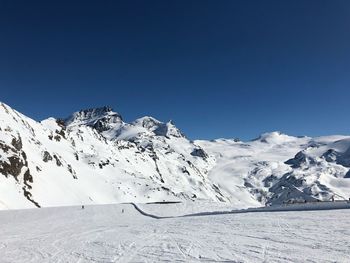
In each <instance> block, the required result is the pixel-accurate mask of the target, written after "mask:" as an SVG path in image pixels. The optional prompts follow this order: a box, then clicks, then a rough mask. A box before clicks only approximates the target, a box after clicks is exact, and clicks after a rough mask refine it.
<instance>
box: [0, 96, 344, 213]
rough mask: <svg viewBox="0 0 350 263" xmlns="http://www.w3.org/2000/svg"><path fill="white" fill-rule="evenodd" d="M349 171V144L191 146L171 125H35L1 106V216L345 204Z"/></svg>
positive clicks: (83, 118) (77, 119)
mask: <svg viewBox="0 0 350 263" xmlns="http://www.w3.org/2000/svg"><path fill="white" fill-rule="evenodd" d="M233 132H234V131H233ZM349 168H350V136H326V137H318V138H310V137H293V136H288V135H285V134H281V133H279V132H272V133H266V134H263V135H261V136H260V137H259V138H257V139H255V140H252V141H249V142H242V141H239V140H237V139H218V140H213V141H205V140H196V141H191V140H189V139H187V138H186V136H185V135H184V134H183V133H182V132H181V131H180V130H179V129H178V128H177V127H176V126H175V125H174V123H173V122H167V123H163V122H161V121H158V120H156V119H155V118H152V117H143V118H140V119H137V120H135V121H133V122H131V123H126V122H125V121H124V120H123V118H122V116H121V115H120V114H119V113H117V112H114V111H113V109H112V108H111V107H102V108H94V109H87V110H81V111H79V112H76V113H73V114H72V115H71V116H69V117H68V118H61V119H55V118H49V119H46V120H43V121H41V122H37V121H34V120H32V119H30V118H28V117H26V116H24V115H23V114H21V113H19V112H17V111H16V110H14V109H12V108H11V107H9V106H8V105H6V104H4V103H0V209H14V208H30V207H47V206H63V205H81V204H105V203H117V202H159V201H182V200H187V201H188V200H191V201H196V200H201V199H206V200H212V201H214V202H223V203H227V204H229V205H232V206H234V207H237V208H244V207H253V206H262V205H273V204H281V203H284V202H290V201H318V200H333V199H340V200H342V199H348V198H349V197H350V175H349V174H350V172H349Z"/></svg>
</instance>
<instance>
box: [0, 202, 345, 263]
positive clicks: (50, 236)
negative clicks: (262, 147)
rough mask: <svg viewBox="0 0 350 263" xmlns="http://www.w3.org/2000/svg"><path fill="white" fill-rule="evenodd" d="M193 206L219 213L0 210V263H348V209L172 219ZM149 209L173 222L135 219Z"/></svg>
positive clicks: (182, 207)
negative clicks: (203, 211) (199, 210)
mask: <svg viewBox="0 0 350 263" xmlns="http://www.w3.org/2000/svg"><path fill="white" fill-rule="evenodd" d="M216 204H217V203H216ZM174 206H175V208H174ZM201 206H202V208H203V207H207V209H208V206H209V207H210V208H209V209H208V210H212V211H218V210H222V209H224V208H223V207H222V205H220V207H218V206H215V203H206V202H205V203H201V202H192V201H190V202H187V203H185V204H158V205H157V204H151V205H147V204H141V205H138V206H137V207H138V209H139V210H137V209H136V208H135V207H134V206H133V205H132V204H117V205H93V206H86V207H85V209H81V207H77V206H75V207H57V208H42V209H25V210H11V211H0V233H1V235H0V256H1V257H0V261H1V262H4V263H5V262H26V263H27V262H35V263H40V262H318V263H319V262H349V254H350V229H349V227H348V226H349V218H350V210H348V209H347V210H327V211H297V212H295V211H294V212H259V213H241V214H219V213H212V214H211V215H208V216H198V215H193V216H187V217H181V216H180V215H182V214H183V213H184V212H186V213H187V212H190V211H193V210H196V209H198V207H201ZM140 207H141V208H140ZM226 210H228V207H226ZM152 211H157V213H158V215H160V216H168V215H169V211H172V216H175V217H172V218H166V219H155V218H152V217H150V216H147V214H146V215H145V214H143V213H150V212H152ZM176 216H179V217H176Z"/></svg>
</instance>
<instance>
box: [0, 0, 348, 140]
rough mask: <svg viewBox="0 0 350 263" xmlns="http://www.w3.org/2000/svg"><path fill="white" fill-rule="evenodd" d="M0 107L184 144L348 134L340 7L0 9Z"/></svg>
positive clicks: (74, 4) (318, 3)
mask: <svg viewBox="0 0 350 263" xmlns="http://www.w3.org/2000/svg"><path fill="white" fill-rule="evenodd" d="M0 36H1V38H0V92H1V93H0V94H1V95H0V100H1V101H3V102H5V103H7V104H9V105H10V106H12V107H14V108H16V109H17V110H19V111H21V112H22V113H24V114H26V115H28V116H30V117H32V118H34V119H37V120H41V119H43V118H46V117H49V116H55V117H65V116H67V115H69V114H70V113H71V112H73V111H76V110H79V109H82V108H87V107H95V106H101V105H110V106H112V107H113V108H114V109H115V110H116V111H118V112H120V113H121V114H122V115H123V117H124V119H125V120H126V121H132V120H133V119H135V118H137V117H141V116H144V115H151V116H154V117H156V118H158V119H160V120H163V121H167V120H169V119H172V120H174V122H175V124H176V125H177V126H178V127H179V128H180V129H181V130H183V131H184V133H185V134H187V135H188V136H189V137H190V138H208V139H212V138H218V137H228V138H232V137H240V138H242V139H251V138H254V137H256V136H258V135H259V134H260V133H262V132H266V131H273V130H280V131H282V132H285V133H288V134H292V135H310V136H314V135H324V134H350V131H349V127H350V126H349V120H348V117H349V115H350V107H349V106H350V86H349V84H350V1H347V0H343V1H337V0H328V1H323V0H313V1H312V0H290V1H279V0H276V1H269V0H266V1H260V0H257V1H246V0H244V1H233V0H227V1H225V0H220V1H216V0H212V1H205V0H197V1H190V0H177V1H163V0H159V1H156V0H147V1H146V0H143V1H137V0H130V1H127V0H124V1H107V0H106V1H73V0H72V1H61V0H60V1H27V0H25V1H16V0H8V1H5V0H0Z"/></svg>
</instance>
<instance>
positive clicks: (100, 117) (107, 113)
mask: <svg viewBox="0 0 350 263" xmlns="http://www.w3.org/2000/svg"><path fill="white" fill-rule="evenodd" d="M122 122H123V119H122V116H121V115H120V114H119V113H117V112H114V111H113V109H112V107H109V106H103V107H98V108H90V109H85V110H80V111H77V112H74V113H73V114H72V115H71V116H70V117H68V118H66V119H65V124H66V125H67V126H77V125H78V126H80V125H87V126H92V127H94V128H96V129H97V130H99V131H105V130H107V129H110V128H111V127H110V126H111V124H113V123H122Z"/></svg>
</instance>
